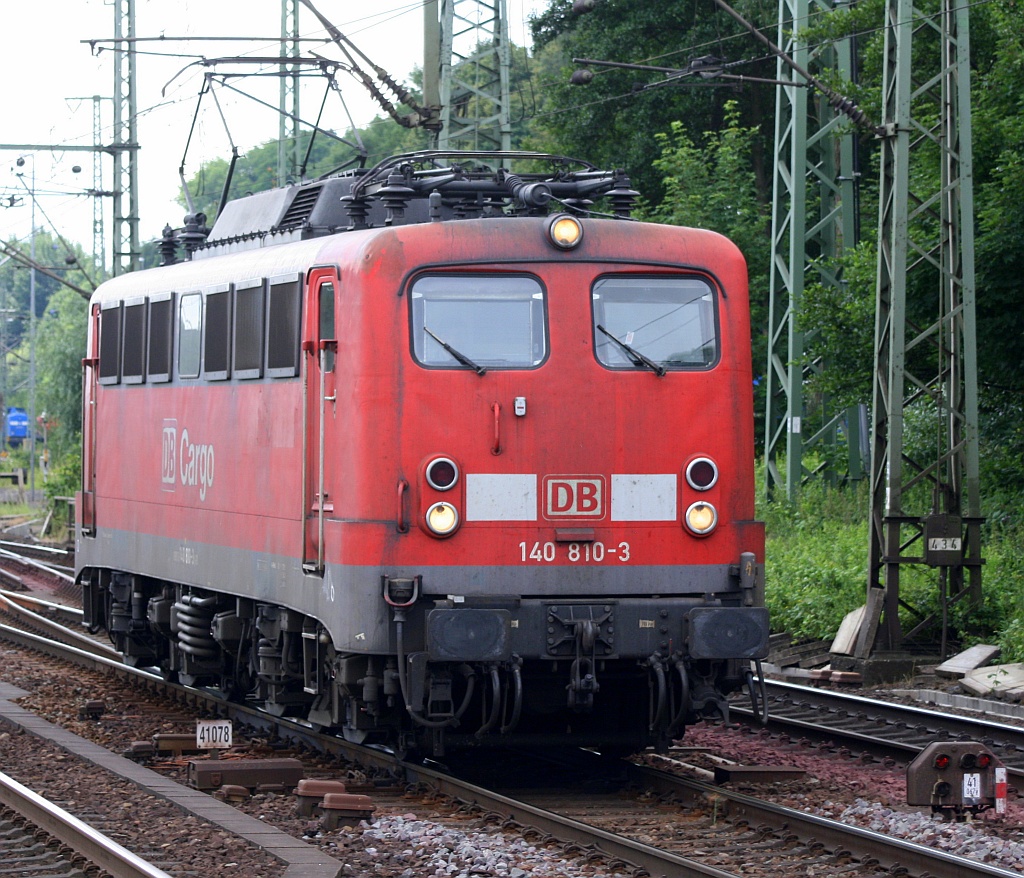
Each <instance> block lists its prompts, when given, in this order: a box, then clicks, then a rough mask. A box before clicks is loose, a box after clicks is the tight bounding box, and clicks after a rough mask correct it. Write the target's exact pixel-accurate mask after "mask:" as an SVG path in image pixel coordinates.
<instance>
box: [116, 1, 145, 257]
mask: <svg viewBox="0 0 1024 878" xmlns="http://www.w3.org/2000/svg"><path fill="white" fill-rule="evenodd" d="M134 39H135V0H116V3H115V5H114V141H113V144H112V146H111V152H112V153H113V156H114V186H113V189H114V198H113V202H114V204H113V207H114V235H113V244H114V254H113V255H114V259H113V266H112V272H113V274H114V275H115V276H116V275H119V274H124V273H125V272H127V271H135V269H137V268H138V267H139V257H140V255H141V248H140V246H139V178H138V149H139V137H138V128H137V113H136V107H135V82H136V80H135V45H134V42H133V41H134Z"/></svg>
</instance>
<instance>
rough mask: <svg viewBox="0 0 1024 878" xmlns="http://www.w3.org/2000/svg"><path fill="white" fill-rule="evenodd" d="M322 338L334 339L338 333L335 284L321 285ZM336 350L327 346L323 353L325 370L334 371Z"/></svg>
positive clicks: (323, 339)
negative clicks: (336, 328)
mask: <svg viewBox="0 0 1024 878" xmlns="http://www.w3.org/2000/svg"><path fill="white" fill-rule="evenodd" d="M319 302H320V330H319V332H320V339H321V340H322V341H334V340H336V339H337V335H336V334H335V332H334V284H332V283H325V284H321V285H320V298H319ZM335 356H336V354H335V350H334V349H333V348H326V349H325V350H324V353H323V370H324V371H325V372H333V371H334V361H335Z"/></svg>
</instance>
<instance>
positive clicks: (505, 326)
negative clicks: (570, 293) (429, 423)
mask: <svg viewBox="0 0 1024 878" xmlns="http://www.w3.org/2000/svg"><path fill="white" fill-rule="evenodd" d="M410 298H411V301H412V326H413V331H412V338H413V354H414V356H415V357H416V360H417V362H419V363H422V364H423V365H424V366H434V367H440V368H448V369H466V368H474V369H477V370H478V371H479V369H480V368H484V367H486V368H488V369H523V368H526V369H528V368H531V367H533V366H537V365H538V364H540V363H541V362H542V361H543V359H544V357H545V356H546V354H547V333H546V330H545V312H544V290H543V288H542V287H541V285H540V283H539V282H538V281H537V280H536V278H532V277H523V276H506V275H501V276H497V275H474V274H465V275H427V276H425V277H421V278H419V279H418V280H417V281H416V282H415V283H414V284H413V287H412V295H411V297H410Z"/></svg>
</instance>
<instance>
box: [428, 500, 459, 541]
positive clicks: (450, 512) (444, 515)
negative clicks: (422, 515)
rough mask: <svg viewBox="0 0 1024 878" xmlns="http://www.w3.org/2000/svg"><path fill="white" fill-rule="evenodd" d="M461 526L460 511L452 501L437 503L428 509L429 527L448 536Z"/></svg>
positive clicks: (439, 533) (441, 535) (443, 535)
mask: <svg viewBox="0 0 1024 878" xmlns="http://www.w3.org/2000/svg"><path fill="white" fill-rule="evenodd" d="M458 526H459V512H458V510H457V509H456V508H455V507H454V506H452V504H451V503H444V502H441V503H435V504H434V505H433V506H431V507H430V508H429V509H428V510H427V527H429V528H430V530H431V531H433V532H434V533H435V534H437V535H438V536H439V537H446V536H448V534H450V533H452V532H453V531H454V530H455V528H457V527H458Z"/></svg>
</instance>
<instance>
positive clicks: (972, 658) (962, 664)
mask: <svg viewBox="0 0 1024 878" xmlns="http://www.w3.org/2000/svg"><path fill="white" fill-rule="evenodd" d="M998 656H999V647H998V646H992V645H991V644H987V643H979V644H978V645H977V646H972V647H971V648H970V649H965V650H964V651H963V652H961V653H957V654H956V655H955V656H953V657H952V658H949V659H946V661H944V662H943V663H942V664H941V665H939V666H938V667H937V668H936V669H935V673H936V674H937V675H938V676H940V677H953V678H957V677H962V676H964V674H967V673H969V672H970V671H973V670H976V669H977V668H982V667H984V666H985V665H988V664H991V663H992V660H993V659H995V658H997V657H998Z"/></svg>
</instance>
